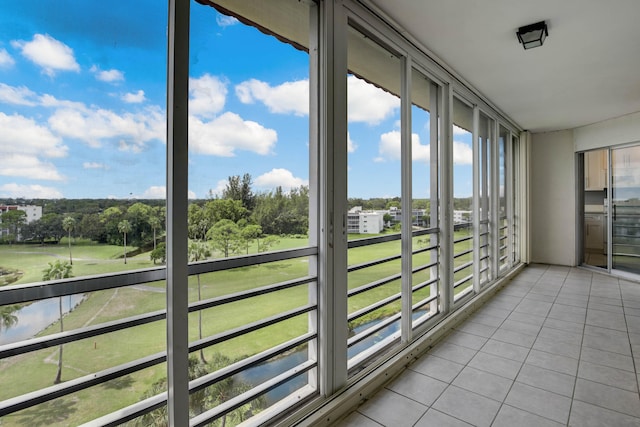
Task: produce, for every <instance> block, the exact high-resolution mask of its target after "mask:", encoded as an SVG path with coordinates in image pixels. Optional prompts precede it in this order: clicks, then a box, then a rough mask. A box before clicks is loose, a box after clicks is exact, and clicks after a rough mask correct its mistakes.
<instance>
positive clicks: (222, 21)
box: [216, 14, 239, 27]
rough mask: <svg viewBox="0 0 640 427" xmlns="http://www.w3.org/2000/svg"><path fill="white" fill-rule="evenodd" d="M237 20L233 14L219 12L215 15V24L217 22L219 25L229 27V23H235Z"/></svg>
mask: <svg viewBox="0 0 640 427" xmlns="http://www.w3.org/2000/svg"><path fill="white" fill-rule="evenodd" d="M238 22H239V21H238V20H237V19H236V18H234V17H233V16H227V15H221V14H218V15H216V24H218V26H219V27H229V26H231V25H235V24H237V23H238Z"/></svg>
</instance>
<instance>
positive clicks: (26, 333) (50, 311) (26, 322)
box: [0, 294, 84, 345]
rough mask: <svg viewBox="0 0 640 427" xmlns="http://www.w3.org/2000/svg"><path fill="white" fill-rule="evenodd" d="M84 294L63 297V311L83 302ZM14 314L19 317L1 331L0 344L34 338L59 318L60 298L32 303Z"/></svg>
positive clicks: (67, 310) (65, 311)
mask: <svg viewBox="0 0 640 427" xmlns="http://www.w3.org/2000/svg"><path fill="white" fill-rule="evenodd" d="M83 298H84V295H82V294H81V295H70V296H67V297H62V312H63V314H65V313H68V312H69V311H71V310H72V309H73V308H75V307H76V306H77V305H78V304H80V303H81V302H82V300H83ZM14 315H15V316H16V317H17V318H18V321H17V322H16V324H15V325H13V326H10V327H9V328H7V329H3V330H2V331H0V345H2V344H10V343H14V342H17V341H21V340H26V339H28V338H32V337H33V336H35V335H36V334H37V333H38V332H40V331H42V330H43V329H45V328H46V327H47V326H49V325H51V324H52V323H54V322H56V321H57V320H58V317H59V316H60V313H59V307H58V298H51V299H46V300H42V301H37V302H34V303H31V304H29V305H27V306H25V307H22V308H21V309H20V310H18V311H16V312H15V313H14Z"/></svg>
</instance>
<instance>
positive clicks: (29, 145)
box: [0, 112, 68, 169]
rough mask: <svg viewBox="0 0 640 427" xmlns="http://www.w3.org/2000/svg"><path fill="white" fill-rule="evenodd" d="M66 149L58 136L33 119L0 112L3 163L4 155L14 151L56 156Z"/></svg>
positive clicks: (63, 154)
mask: <svg viewBox="0 0 640 427" xmlns="http://www.w3.org/2000/svg"><path fill="white" fill-rule="evenodd" d="M16 148H18V149H16ZM67 150H68V148H67V146H65V145H64V144H63V143H62V140H61V139H60V138H59V137H57V136H55V135H54V134H52V133H51V131H50V130H49V129H47V128H46V127H44V126H40V125H39V124H37V123H36V122H35V121H34V120H33V119H29V118H26V117H24V116H21V115H19V114H13V115H10V116H9V115H7V114H5V113H2V112H0V157H1V158H3V164H4V163H5V162H4V156H6V155H8V154H12V153H16V152H19V153H20V154H23V155H38V156H44V157H52V158H56V157H65V156H66V155H67ZM0 169H1V168H0Z"/></svg>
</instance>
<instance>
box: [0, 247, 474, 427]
mask: <svg viewBox="0 0 640 427" xmlns="http://www.w3.org/2000/svg"><path fill="white" fill-rule="evenodd" d="M306 244H307V242H306V240H304V239H293V238H281V239H280V243H279V244H278V246H277V247H274V248H273V249H285V248H293V247H301V246H306ZM468 244H469V243H468V242H465V245H468ZM457 250H459V251H461V250H462V249H457ZM252 252H255V248H250V253H252ZM399 253H400V242H399V241H394V242H388V243H384V244H378V245H373V246H368V247H361V248H356V249H352V250H350V251H349V254H348V262H349V264H350V265H353V264H359V263H362V262H365V261H370V260H373V259H379V258H383V257H388V256H391V255H396V254H399ZM72 255H73V275H74V276H76V277H78V276H83V275H93V274H101V273H107V272H116V271H125V270H132V269H138V268H146V267H151V266H153V263H152V262H151V261H150V260H149V254H148V253H143V254H140V255H138V256H135V257H128V260H127V262H128V263H127V264H126V265H125V264H124V262H123V260H122V259H121V258H120V257H121V255H122V247H117V246H109V245H92V244H77V245H72ZM68 257H69V252H68V248H67V246H66V245H65V244H61V245H56V246H46V247H39V246H32V245H28V246H22V245H13V246H11V247H10V246H0V267H5V268H14V269H19V270H21V271H22V272H23V276H22V278H21V279H20V280H19V281H18V282H16V283H17V284H22V283H30V282H34V281H40V280H41V277H42V270H43V269H44V268H45V267H46V265H47V262H50V261H52V260H55V259H68ZM461 258H463V259H460V260H457V261H459V262H460V263H462V262H466V261H467V260H468V259H470V255H467V256H464V257H461ZM427 262H428V255H427V254H419V255H415V256H414V265H420V264H425V263H427ZM399 271H400V261H399V260H395V261H390V262H386V263H383V264H380V265H378V266H376V267H371V268H367V269H363V270H359V271H356V272H352V273H350V275H349V279H348V280H349V282H348V285H349V288H350V289H353V288H355V287H358V286H361V285H363V284H366V283H370V282H372V281H375V280H379V279H380V278H382V277H387V276H390V275H392V274H395V273H397V272H399ZM307 274H308V260H307V259H295V260H287V261H279V262H274V263H270V264H265V265H258V266H251V267H243V268H238V269H234V270H227V271H221V272H215V273H208V274H202V275H200V283H201V292H202V298H203V299H207V298H213V297H217V296H221V295H228V294H231V293H236V292H239V291H242V290H247V289H252V288H256V287H260V286H264V285H268V284H272V283H277V282H281V281H285V280H288V279H293V278H297V277H301V276H305V275H307ZM467 274H468V273H467ZM427 279H428V273H425V272H423V273H418V274H416V275H414V280H417V281H424V280H427ZM197 280H198V278H197V277H196V276H193V277H190V278H189V282H188V289H189V299H190V301H196V300H197V295H198V294H197ZM399 291H400V280H395V281H392V282H390V283H388V284H386V285H384V286H381V287H379V288H376V289H374V290H372V291H368V292H365V293H362V294H360V295H357V296H355V297H352V298H350V299H349V312H350V313H351V312H353V311H355V310H358V309H360V308H362V307H365V306H367V305H369V304H371V303H372V302H374V301H378V300H380V299H382V298H385V297H387V296H389V295H392V294H395V293H398V292H399ZM308 292H309V287H308V286H300V287H296V288H293V289H288V290H285V291H279V292H277V293H276V294H268V295H263V296H260V297H256V298H253V299H252V300H251V301H250V302H245V301H240V302H236V303H232V304H227V305H224V306H218V307H215V308H213V309H208V310H204V311H203V312H202V326H203V336H211V335H214V334H216V333H220V332H223V331H228V330H230V329H233V328H235V327H238V326H241V325H245V324H247V323H250V322H253V321H256V320H259V319H264V318H266V317H269V316H272V315H275V314H278V313H282V312H284V311H287V310H290V309H293V308H295V307H300V306H303V305H305V304H307V303H308V298H309V296H308ZM426 296H428V289H426V290H423V291H420V294H418V295H415V296H414V301H418V300H420V299H423V298H425V297H426ZM165 298H166V295H165V293H164V283H150V284H146V285H145V286H135V287H128V288H119V289H112V290H105V291H98V292H93V293H91V294H90V295H86V296H85V300H84V301H83V302H82V303H81V304H80V305H79V306H78V307H76V308H75V309H74V310H73V311H72V312H71V313H69V314H67V315H66V316H65V318H64V326H65V330H70V329H74V328H80V327H86V326H91V325H97V324H101V323H104V322H108V321H111V320H115V319H122V318H125V317H129V316H132V315H135V314H142V313H147V312H149V311H154V310H159V309H163V308H164V307H165V304H166V302H165ZM399 309H400V305H399V302H396V303H392V304H389V305H387V306H385V307H383V308H382V309H379V310H377V311H376V312H374V313H371V314H370V315H369V316H368V317H367V318H364V319H361V321H366V320H367V319H370V318H371V317H382V316H385V315H388V314H390V313H393V312H397V311H398V310H399ZM352 326H353V325H352ZM307 328H308V320H307V316H306V315H303V316H298V317H297V318H294V319H291V320H288V321H286V322H281V323H278V324H276V325H273V326H270V327H268V328H264V329H261V330H259V331H256V332H253V333H251V334H247V335H244V336H242V337H239V338H236V339H233V340H229V341H227V342H224V343H222V344H219V345H216V346H214V347H211V348H208V349H206V350H205V356H206V357H207V359H209V358H210V357H211V355H212V354H213V352H220V353H223V354H225V355H227V356H229V357H231V358H232V359H233V358H238V357H243V356H248V355H252V354H255V353H257V352H260V351H262V350H265V349H267V348H270V347H272V346H273V345H276V344H278V343H280V342H284V341H287V340H289V339H291V338H294V337H296V336H299V335H301V334H303V333H305V332H306V331H307ZM58 331H59V324H58V323H55V324H53V325H51V326H50V327H48V328H47V329H45V330H43V331H42V332H41V333H40V335H46V334H50V333H56V332H58ZM197 339H198V313H191V314H190V318H189V340H190V341H194V340H197ZM165 348H166V346H165V323H164V321H162V322H155V323H152V324H146V325H142V326H137V327H134V328H130V329H127V330H122V331H118V332H114V333H110V334H105V335H101V336H98V337H95V338H91V339H86V340H82V341H77V342H74V343H70V344H66V345H65V346H64V368H63V371H62V373H63V380H65V381H67V380H71V379H74V378H78V377H81V376H83V375H87V374H90V373H94V372H98V371H100V370H103V369H108V368H111V367H114V366H117V365H119V364H123V363H127V362H130V361H133V360H136V359H138V358H141V357H144V356H147V355H151V354H154V353H157V352H160V351H163V350H164V349H165ZM57 354H58V349H57V347H56V348H50V349H45V350H40V351H37V352H33V353H29V354H26V355H21V356H16V357H13V358H10V359H5V360H2V361H0V384H11V387H0V400H5V399H8V398H11V397H15V396H19V395H22V394H24V393H28V392H31V391H35V390H39V389H41V388H45V387H48V386H50V385H51V384H52V381H53V378H54V377H55V371H56V362H57ZM165 371H166V367H165V366H164V365H158V366H154V367H151V368H147V369H145V370H143V371H140V372H136V373H134V374H131V375H128V376H126V377H123V378H120V379H118V380H115V381H112V382H110V383H106V384H103V385H100V386H96V387H92V388H90V389H87V390H84V391H80V392H77V393H75V394H73V395H70V396H67V397H64V398H61V399H57V400H56V401H53V402H49V403H46V404H42V405H38V406H37V407H34V408H31V409H28V410H23V411H21V412H18V413H16V414H13V415H11V416H7V417H4V418H3V419H2V420H0V421H1V425H3V426H5V425H6V426H13V425H16V426H18V425H44V424H50V425H75V424H79V423H82V422H86V421H88V420H90V419H93V418H95V417H98V416H101V415H103V414H106V413H109V412H112V411H114V410H116V409H118V408H121V407H124V406H127V405H129V404H131V403H134V402H136V401H138V400H140V398H141V396H142V395H143V394H144V393H145V391H147V390H148V389H149V388H150V386H151V384H153V382H154V381H156V380H158V379H159V378H162V377H164V376H165ZM25 372H28V373H29V374H28V375H25ZM87 402H91V403H90V404H88V403H87Z"/></svg>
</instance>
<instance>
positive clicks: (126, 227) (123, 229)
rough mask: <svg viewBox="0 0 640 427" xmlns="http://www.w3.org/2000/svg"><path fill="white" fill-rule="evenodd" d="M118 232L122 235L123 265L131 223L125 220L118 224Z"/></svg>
mask: <svg viewBox="0 0 640 427" xmlns="http://www.w3.org/2000/svg"><path fill="white" fill-rule="evenodd" d="M118 231H119V232H120V233H122V235H123V237H124V263H125V264H126V263H127V233H129V232H130V231H131V223H130V222H129V221H127V220H126V219H123V220H122V221H120V222H119V223H118Z"/></svg>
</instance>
